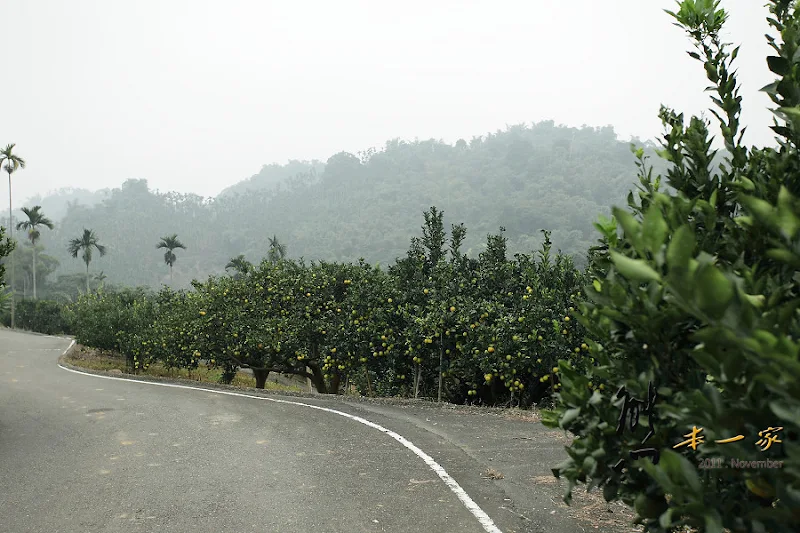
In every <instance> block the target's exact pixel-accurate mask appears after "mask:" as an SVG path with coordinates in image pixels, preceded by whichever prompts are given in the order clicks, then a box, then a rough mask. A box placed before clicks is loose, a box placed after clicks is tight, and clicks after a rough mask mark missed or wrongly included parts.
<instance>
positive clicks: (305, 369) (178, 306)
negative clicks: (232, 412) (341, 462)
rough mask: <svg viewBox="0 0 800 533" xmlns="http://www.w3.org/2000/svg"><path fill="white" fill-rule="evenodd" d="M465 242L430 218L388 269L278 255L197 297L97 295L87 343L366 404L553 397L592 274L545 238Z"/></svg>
mask: <svg viewBox="0 0 800 533" xmlns="http://www.w3.org/2000/svg"><path fill="white" fill-rule="evenodd" d="M465 232H466V230H465V229H464V227H463V225H455V226H453V228H452V232H451V235H450V237H449V239H448V238H447V235H446V232H445V230H444V224H443V216H442V213H441V212H440V211H438V210H436V208H431V210H430V211H429V212H427V213H426V214H425V226H424V227H423V237H422V238H421V239H414V240H413V242H412V245H411V248H410V250H409V252H408V254H407V257H406V258H404V259H402V260H400V261H398V262H397V263H396V264H395V265H394V266H393V267H392V268H391V269H389V270H388V271H385V270H382V269H380V268H378V267H372V266H370V265H367V264H366V263H364V262H363V261H362V262H360V263H358V264H341V263H325V262H322V263H312V264H310V265H306V264H305V263H303V262H302V261H299V262H298V261H290V260H286V259H281V258H280V254H272V255H271V259H267V260H265V261H263V262H262V263H261V264H260V265H259V266H257V267H254V268H249V267H248V268H242V269H241V270H239V271H237V272H236V273H235V275H234V276H221V277H211V278H209V279H208V280H207V281H206V282H202V283H201V282H195V283H194V290H192V291H178V292H175V291H172V290H171V289H168V288H164V289H162V290H161V291H160V292H159V293H157V294H155V295H152V294H147V293H144V292H142V293H140V294H137V295H134V294H132V293H130V292H128V293H120V292H116V291H99V292H98V293H96V294H91V295H89V296H84V297H82V298H81V299H80V300H79V301H78V302H77V303H76V304H74V305H72V306H71V311H72V312H73V313H74V330H75V334H76V339H77V340H78V342H80V343H82V344H85V345H88V346H93V347H97V348H101V349H113V350H118V351H120V352H121V353H123V354H125V355H126V357H128V358H129V360H130V364H131V365H132V367H134V368H146V367H147V366H148V365H150V364H152V363H153V362H154V361H158V362H160V363H162V364H164V365H165V366H166V367H168V368H170V367H172V368H187V369H193V368H196V367H197V365H198V364H199V363H200V362H201V361H208V364H210V365H211V366H216V367H219V368H223V369H224V370H225V372H224V374H223V376H224V377H231V376H233V375H235V372H236V369H237V368H250V369H252V370H253V372H254V374H255V376H256V381H257V386H263V383H264V382H265V381H266V379H267V377H268V375H269V373H270V372H279V373H283V374H294V375H300V376H305V377H308V378H309V379H311V381H312V382H313V384H314V386H315V388H316V390H317V391H319V392H323V393H338V392H340V390H341V389H342V386H343V385H344V384H345V383H349V384H353V385H355V386H356V387H357V388H358V390H359V392H361V393H362V394H369V395H374V394H378V395H409V396H411V395H413V396H427V397H435V398H438V397H439V395H440V394H441V397H442V399H444V400H447V401H451V402H457V403H463V402H466V401H476V402H479V403H483V404H490V405H495V404H503V403H513V404H515V405H530V404H532V403H534V402H537V401H539V400H541V399H542V398H544V397H545V396H547V395H548V394H549V391H550V390H551V387H552V383H553V380H552V370H553V367H554V364H555V362H556V361H557V360H558V359H559V358H563V357H565V356H569V357H570V358H571V359H574V360H575V361H576V364H583V363H582V362H583V361H584V360H585V359H586V358H585V357H583V356H584V355H585V350H586V349H587V348H588V347H587V346H586V345H585V344H584V345H583V348H582V347H581V346H582V345H581V340H580V339H582V338H583V336H584V331H583V328H582V327H581V326H579V325H576V324H575V322H574V321H570V318H569V316H568V315H569V313H570V311H571V309H572V307H571V306H572V305H573V304H572V298H573V295H574V293H575V291H576V290H577V289H578V288H579V287H580V286H581V284H582V283H583V280H582V277H581V274H580V273H579V272H578V271H577V270H576V269H575V268H574V266H573V265H572V262H571V260H570V259H569V258H567V257H565V256H562V255H560V254H558V255H556V256H551V254H550V246H551V243H550V241H549V237H548V235H545V244H544V245H543V247H542V249H541V250H540V251H539V253H538V257H531V256H527V255H517V256H515V257H514V258H513V259H509V258H508V257H506V248H505V246H506V241H505V238H504V237H503V235H502V233H501V234H500V235H494V236H490V237H489V240H488V243H487V251H486V252H485V253H483V254H481V256H480V258H479V259H470V258H467V257H466V256H465V255H464V254H463V252H462V251H461V249H460V246H461V242H462V241H463V237H464V234H465ZM448 241H449V242H448ZM448 244H449V248H448ZM440 371H441V376H442V380H441V393H440V383H439V376H440Z"/></svg>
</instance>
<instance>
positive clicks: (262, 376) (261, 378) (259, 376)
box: [252, 368, 269, 389]
mask: <svg viewBox="0 0 800 533" xmlns="http://www.w3.org/2000/svg"><path fill="white" fill-rule="evenodd" d="M252 370H253V376H255V378H256V388H257V389H263V388H264V385H266V384H267V378H268V377H269V370H263V369H261V368H254V369H252Z"/></svg>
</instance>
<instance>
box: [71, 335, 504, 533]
mask: <svg viewBox="0 0 800 533" xmlns="http://www.w3.org/2000/svg"><path fill="white" fill-rule="evenodd" d="M76 346H77V343H76V342H75V340H74V339H72V342H71V343H70V345H69V346H68V347H67V349H66V350H64V351H63V352H62V354H61V356H60V357H59V360H58V361H59V365H60V366H61V367H62V368H64V369H66V370H70V371H72V372H75V373H78V374H82V375H87V376H96V377H101V378H105V379H112V380H116V381H128V382H142V383H143V384H148V385H156V386H163V387H175V388H181V389H185V390H187V389H188V390H192V389H194V390H198V391H204V392H209V393H216V394H224V395H230V396H238V397H242V398H252V399H256V400H265V401H271V402H276V403H282V404H285V405H295V406H298V407H305V408H309V409H316V410H319V411H325V412H328V413H332V414H335V415H338V416H342V417H345V418H348V419H350V420H353V421H355V422H358V423H360V424H363V425H365V426H367V427H370V428H373V429H375V430H378V431H380V432H381V433H384V434H385V435H388V436H390V437H391V438H393V439H394V440H395V441H397V442H398V443H400V444H401V445H403V446H404V447H405V448H407V449H408V450H409V451H411V452H412V453H413V454H414V455H416V456H417V457H418V458H419V459H421V460H422V461H423V462H424V463H425V464H426V465H427V466H428V468H430V469H431V470H432V471H433V472H434V473H435V474H436V475H437V476H439V478H440V479H441V480H442V481H443V482H444V484H445V485H446V486H447V488H449V489H450V491H451V492H452V493H453V494H454V495H455V496H456V497H457V498H458V499H459V501H461V503H462V504H463V505H464V507H465V508H466V509H467V511H468V512H469V513H470V514H472V516H473V517H474V518H475V519H476V520H477V521H478V522H479V523H480V525H481V527H482V528H483V529H484V531H486V533H503V532H502V530H500V528H498V527H497V525H495V522H494V521H493V520H492V518H491V517H490V516H489V515H488V514H486V512H485V511H484V510H483V509H482V508H481V507H480V506H479V505H478V504H477V503H476V502H475V501H474V500H473V499H472V498H471V497H470V495H469V494H468V493H467V492H466V491H465V490H464V489H463V488H462V487H461V485H460V484H459V483H458V482H457V481H456V480H455V479H454V478H453V477H452V476H451V475H450V474H448V473H447V471H446V470H445V469H444V467H443V466H442V465H440V464H439V463H438V462H437V461H436V460H435V459H433V457H431V456H430V455H428V454H427V453H425V452H424V451H423V450H421V449H420V448H418V447H417V446H416V445H415V444H414V443H413V442H411V441H410V440H408V439H406V438H405V437H403V436H402V435H400V434H398V433H396V432H394V431H392V430H390V429H387V428H385V427H384V426H381V425H379V424H376V423H375V422H371V421H369V420H367V419H365V418H362V417H360V416H356V415H353V414H350V413H346V412H344V411H339V410H337V409H331V408H329V407H323V406H320V405H314V404H310V403H303V402H298V401H292V400H288V399H281V398H275V397H271V396H273V395H269V396H268V395H265V394H261V395H254V394H245V393H244V392H240V391H241V390H242V388H237V390H236V391H235V392H234V391H230V390H219V389H215V388H208V387H198V386H190V385H182V384H179V383H175V382H174V380H173V382H161V380H158V381H153V380H142V379H138V380H137V379H131V378H129V377H121V376H119V375H110V374H109V375H103V374H100V373H98V372H86V371H82V370H78V369H77V368H70V367H74V365H69V364H66V363H64V362H63V361H62V359H63V358H65V357H66V356H67V354H69V353H71V352H72V351H73V350H74V349H75V347H76ZM244 390H250V389H244ZM326 396H327V395H326Z"/></svg>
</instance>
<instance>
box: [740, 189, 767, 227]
mask: <svg viewBox="0 0 800 533" xmlns="http://www.w3.org/2000/svg"><path fill="white" fill-rule="evenodd" d="M741 201H742V204H743V205H744V206H745V208H747V210H748V211H749V212H750V213H751V214H752V215H753V216H754V217H755V218H756V219H758V221H759V222H762V223H764V224H771V223H772V221H773V220H774V219H775V208H773V207H772V204H770V203H769V202H767V201H765V200H762V199H761V198H756V197H754V196H743V197H742V199H741Z"/></svg>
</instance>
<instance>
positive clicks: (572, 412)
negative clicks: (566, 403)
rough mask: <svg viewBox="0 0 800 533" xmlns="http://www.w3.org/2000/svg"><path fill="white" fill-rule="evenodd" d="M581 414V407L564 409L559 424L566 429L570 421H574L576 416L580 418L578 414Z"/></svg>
mask: <svg viewBox="0 0 800 533" xmlns="http://www.w3.org/2000/svg"><path fill="white" fill-rule="evenodd" d="M580 414H581V408H580V407H574V408H572V409H567V410H566V411H564V414H563V415H562V416H561V420H560V421H559V424H558V425H559V427H561V429H565V428H566V427H567V425H568V424H569V423H570V422H572V421H573V420H575V419H576V418H578V416H580Z"/></svg>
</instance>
